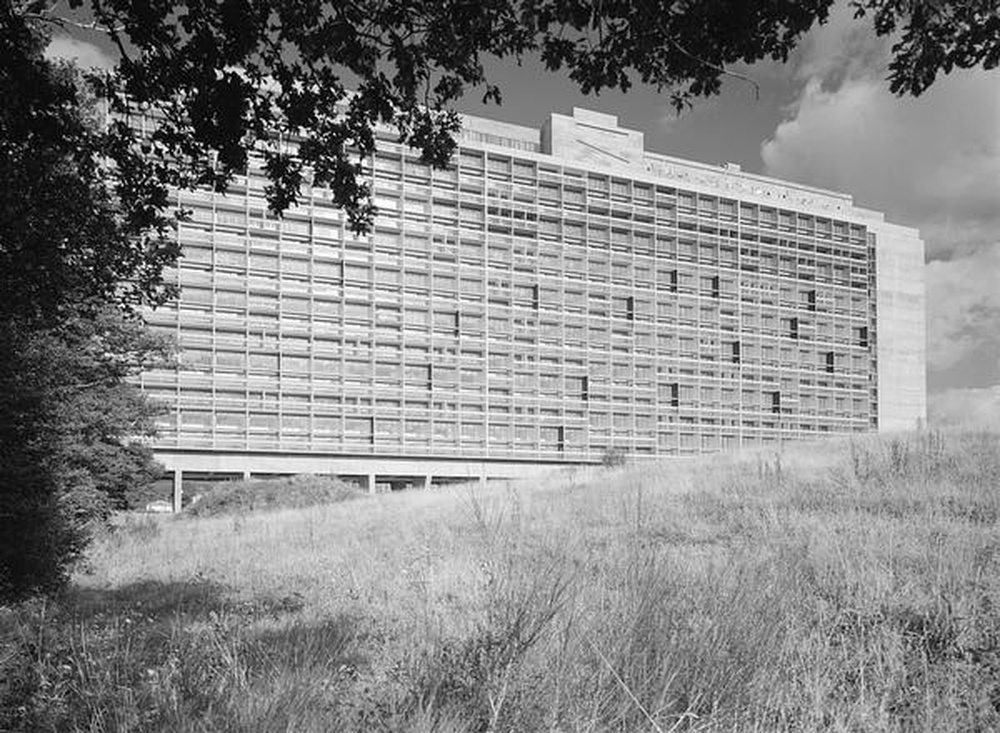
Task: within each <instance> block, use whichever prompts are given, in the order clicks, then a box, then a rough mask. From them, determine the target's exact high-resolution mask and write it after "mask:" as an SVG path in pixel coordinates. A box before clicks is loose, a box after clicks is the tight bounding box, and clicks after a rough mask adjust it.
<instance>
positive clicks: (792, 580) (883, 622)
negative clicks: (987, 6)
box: [0, 432, 1000, 733]
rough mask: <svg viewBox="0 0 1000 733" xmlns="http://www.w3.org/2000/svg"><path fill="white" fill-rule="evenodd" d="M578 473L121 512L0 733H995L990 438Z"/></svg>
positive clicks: (998, 704) (2, 688) (998, 656)
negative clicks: (190, 510)
mask: <svg viewBox="0 0 1000 733" xmlns="http://www.w3.org/2000/svg"><path fill="white" fill-rule="evenodd" d="M571 478H572V480H571V481H568V482H567V484H566V486H565V487H560V486H559V485H558V484H557V483H556V484H551V483H550V484H549V485H546V486H541V485H539V486H532V485H529V484H518V485H512V486H500V487H489V488H483V487H460V488H454V489H449V490H444V491H440V492H432V493H428V492H420V493H418V494H413V495H405V494H400V495H391V496H378V497H372V498H371V500H366V501H363V502H346V503H341V504H337V505H335V506H329V507H323V508H319V509H315V508H314V509H311V510H309V511H308V512H296V511H293V510H285V511H284V512H281V513H278V514H271V515H248V516H247V517H246V518H245V520H243V521H242V523H241V525H240V530H239V532H236V531H231V528H230V526H229V524H227V523H226V522H227V520H226V519H224V518H220V519H212V518H207V519H192V520H189V521H186V522H165V523H161V524H158V525H157V526H156V528H155V529H154V528H152V527H145V526H144V525H142V524H136V525H135V526H134V527H131V526H130V527H127V528H125V529H123V530H122V531H121V532H119V533H117V535H112V536H110V537H109V538H107V539H106V541H105V545H104V546H103V547H102V548H99V549H98V551H97V552H96V553H95V555H94V558H93V561H92V570H91V573H92V574H91V575H89V576H81V577H80V578H79V579H78V587H77V589H76V590H75V591H74V592H73V593H72V594H71V595H70V596H68V597H67V598H65V599H63V600H62V601H61V602H59V603H56V604H49V605H44V604H27V605H25V606H22V607H19V608H17V609H7V610H5V611H0V636H2V639H3V644H2V646H0V649H2V651H0V710H2V711H3V712H2V713H0V716H2V717H0V730H8V729H9V730H25V731H26V730H53V731H54V730H60V731H62V730H67V731H72V730H81V731H82V730H87V731H91V730H94V731H131V730H135V731H140V730H141V731H145V730H153V731H167V730H220V731H256V730H261V731H264V730H268V731H270V730H295V731H325V730H345V731H351V730H357V731H428V732H430V731H435V732H437V733H459V732H465V733H470V732H477V733H479V732H482V733H486V732H496V733H499V732H501V731H503V732H504V733H506V732H507V731H630V732H631V731H720V732H721V731H744V730H747V731H754V730H756V731H784V730H787V731H800V730H829V731H843V730H866V731H868V730H872V731H904V730H935V731H966V730H992V729H998V728H1000V712H998V711H1000V611H998V609H1000V572H998V571H1000V532H998V529H997V519H998V517H1000V492H998V491H997V488H998V484H1000V443H998V436H996V435H994V434H989V433H938V432H922V433H919V434H913V435H906V436H897V437H893V438H889V439H885V440H879V439H874V438H864V439H856V440H853V441H844V442H841V443H831V444H827V445H826V446H824V447H823V450H822V451H816V450H815V449H809V448H796V447H786V449H785V450H784V451H783V452H780V453H777V454H776V453H773V452H763V453H760V454H757V455H752V454H751V455H746V456H735V457H717V458H713V459H711V460H708V461H705V462H694V463H686V464H681V463H675V464H670V463H666V464H662V465H659V466H657V467H650V466H643V465H641V464H635V465H631V466H628V467H625V468H623V469H621V470H620V471H617V472H611V471H603V472H602V471H598V472H595V473H593V475H592V476H591V477H589V481H588V482H587V483H581V481H580V480H579V478H578V477H571ZM199 558H201V559H199ZM154 559H155V560H158V561H159V562H154ZM209 560H211V563H209V562H208V561H209ZM123 564H124V565H123ZM129 568H134V570H129ZM130 572H131V573H132V575H129V573H130ZM208 578H211V580H210V579H208Z"/></svg>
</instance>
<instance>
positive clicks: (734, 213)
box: [141, 109, 926, 502]
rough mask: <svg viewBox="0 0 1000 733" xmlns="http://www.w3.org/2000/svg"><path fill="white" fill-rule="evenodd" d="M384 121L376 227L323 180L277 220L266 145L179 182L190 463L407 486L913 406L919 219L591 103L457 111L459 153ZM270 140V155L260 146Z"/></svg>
mask: <svg viewBox="0 0 1000 733" xmlns="http://www.w3.org/2000/svg"><path fill="white" fill-rule="evenodd" d="M383 137H384V138H385V139H383V140H382V142H381V143H380V151H379V153H378V155H377V156H376V157H375V159H374V160H373V161H372V162H371V165H370V167H369V170H368V173H367V175H368V176H369V182H370V183H371V185H372V190H373V192H374V200H375V203H376V205H377V206H378V211H379V213H378V216H377V219H376V222H375V226H374V229H373V231H372V234H371V235H370V236H367V237H361V238H358V237H355V236H353V235H352V234H351V233H350V231H349V230H348V228H347V226H346V218H345V217H344V215H343V214H342V213H341V212H340V211H338V210H336V209H334V208H333V207H331V206H330V205H329V203H328V196H327V195H326V194H325V193H324V191H321V190H316V191H309V190H306V191H305V196H304V198H303V200H302V201H301V205H300V206H298V207H296V208H295V209H293V210H292V211H290V212H288V213H287V214H286V216H285V217H284V219H282V220H277V219H274V218H272V217H269V216H268V215H267V212H266V208H267V207H266V204H265V201H264V197H263V187H264V185H265V180H264V176H263V172H262V167H261V166H260V165H255V166H251V168H250V170H249V171H247V173H248V175H247V176H245V177H244V176H241V177H238V179H237V180H236V182H235V185H234V186H233V187H232V189H231V191H230V192H229V194H227V195H226V196H219V195H214V194H211V193H181V194H179V202H180V203H181V204H182V205H184V206H185V207H187V208H190V209H192V210H193V212H194V213H193V218H192V221H190V222H189V223H185V224H183V225H182V226H181V227H180V229H179V231H178V236H179V238H180V241H181V243H182V245H183V252H184V255H183V258H182V260H181V261H180V263H179V265H178V267H177V268H176V277H177V281H178V282H179V284H180V285H181V295H180V298H179V300H178V301H177V303H176V304H175V305H174V306H172V307H169V308H163V309H160V310H158V311H157V312H156V313H154V314H153V315H152V316H151V321H152V323H153V324H154V325H155V326H157V327H158V328H161V329H164V330H166V331H169V332H170V333H173V334H174V335H175V336H176V337H177V339H178V342H179V344H180V346H181V349H182V352H181V366H180V368H179V369H177V370H175V371H174V370H172V371H153V372H148V373H146V374H144V375H143V376H142V377H141V383H142V386H143V388H144V389H145V390H146V391H147V392H148V393H149V394H151V395H152V396H153V397H156V398H159V399H161V400H164V401H166V402H167V403H168V404H169V405H170V406H171V407H172V408H173V409H172V411H171V413H170V414H169V415H168V416H166V417H165V418H164V420H163V422H162V423H161V426H160V428H161V433H162V435H161V437H160V438H159V439H158V441H157V443H156V444H155V448H156V453H157V455H158V457H159V458H160V460H161V461H162V462H163V463H164V464H165V465H166V466H167V468H168V469H169V470H170V471H172V472H174V476H175V480H174V486H175V501H177V502H179V489H180V487H181V481H182V479H183V480H188V479H190V478H198V477H204V476H205V475H206V474H216V475H245V474H272V475H273V474H289V473H323V474H339V475H349V476H359V477H364V478H365V479H366V480H367V481H368V482H369V484H370V485H371V486H374V485H375V483H376V482H378V483H383V482H392V483H393V485H394V486H402V485H404V482H411V483H413V482H415V483H417V484H420V483H423V482H425V481H430V480H431V477H434V478H458V477H466V478H483V477H512V476H517V475H521V474H523V473H524V472H526V471H530V470H537V467H538V466H539V465H540V464H545V465H554V464H567V463H594V462H598V461H600V460H601V458H602V456H603V455H604V454H605V453H606V451H608V450H609V449H611V448H615V449H620V450H622V451H624V452H626V453H627V454H629V455H632V456H637V457H641V456H656V455H678V454H690V453H696V452H704V451H719V450H728V449H733V448H737V447H740V446H758V445H775V446H777V445H778V444H780V443H781V442H783V441H786V440H793V439H803V438H816V437H819V436H822V435H826V434H844V433H860V432H866V431H873V430H881V431H895V430H905V429H910V428H913V427H915V426H916V425H917V424H918V423H919V422H920V421H921V420H923V419H924V417H925V411H926V404H925V381H924V380H925V377H924V360H925V354H924V282H923V262H924V249H923V243H922V242H921V240H920V239H919V235H918V232H917V231H915V230H913V229H908V228H904V227H900V226H896V225H893V224H889V223H887V222H885V221H884V219H883V217H882V215H881V214H879V213H876V212H873V211H869V210H865V209H862V208H859V207H856V206H854V205H853V202H852V199H851V197H850V196H849V195H846V194H841V193H835V192H831V191H825V190H818V189H814V188H809V187H806V186H800V185H797V184H792V183H788V182H784V181H778V180H774V179H770V178H765V177H762V176H757V175H751V174H747V173H744V172H742V171H741V170H740V169H739V167H737V166H733V165H726V166H713V165H704V164H700V163H694V162H690V161H684V160H679V159H676V158H671V157H668V156H664V155H660V154H657V153H652V152H649V151H647V150H646V149H645V147H644V144H643V134H642V132H639V131H636V130H629V129H624V128H622V127H620V126H619V124H618V120H617V118H616V117H614V116H611V115H606V114H600V113H596V112H590V111H586V110H582V109H574V110H573V114H572V115H571V116H569V115H561V114H552V115H551V116H550V117H549V119H548V121H546V122H545V124H544V125H543V126H542V128H541V129H540V130H538V129H533V128H525V127H520V126H515V125H509V124H504V123H500V122H495V121H490V120H485V119H479V118H473V117H469V118H466V119H465V128H464V130H463V132H462V135H461V138H460V143H461V146H460V150H459V152H458V153H457V154H456V156H455V159H454V164H453V166H451V167H450V168H448V169H447V170H440V171H439V170H431V169H428V168H427V167H426V166H423V165H421V164H420V163H419V160H418V156H417V155H416V154H415V153H414V151H412V150H410V149H408V148H406V147H405V146H400V145H399V144H396V143H394V142H392V139H391V137H390V136H388V135H385V136H383ZM258 163H260V161H258Z"/></svg>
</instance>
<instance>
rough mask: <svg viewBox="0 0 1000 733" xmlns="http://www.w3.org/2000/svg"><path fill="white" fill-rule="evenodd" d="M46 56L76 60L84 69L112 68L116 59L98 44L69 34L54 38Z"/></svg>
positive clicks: (46, 51) (46, 50)
mask: <svg viewBox="0 0 1000 733" xmlns="http://www.w3.org/2000/svg"><path fill="white" fill-rule="evenodd" d="M45 56H46V57H47V58H49V59H65V60H67V61H75V62H76V64H77V65H78V66H79V67H80V68H83V69H92V68H98V69H111V68H114V65H115V61H114V59H113V58H111V56H109V55H108V54H106V53H105V52H104V51H103V50H101V49H100V48H99V47H98V46H96V45H94V44H93V43H89V42H87V41H81V40H80V39H78V38H70V37H69V36H57V37H56V38H53V39H52V41H51V42H50V43H49V45H48V47H47V48H46V49H45Z"/></svg>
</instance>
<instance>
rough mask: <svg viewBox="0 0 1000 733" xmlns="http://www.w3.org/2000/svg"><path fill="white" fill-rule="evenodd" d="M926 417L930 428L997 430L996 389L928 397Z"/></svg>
mask: <svg viewBox="0 0 1000 733" xmlns="http://www.w3.org/2000/svg"><path fill="white" fill-rule="evenodd" d="M927 418H928V422H929V423H930V424H931V425H941V426H944V425H959V426H964V427H989V428H994V429H997V428H1000V386H996V387H984V388H980V389H949V390H946V391H945V392H941V393H939V394H936V395H931V396H930V398H929V399H928V401H927Z"/></svg>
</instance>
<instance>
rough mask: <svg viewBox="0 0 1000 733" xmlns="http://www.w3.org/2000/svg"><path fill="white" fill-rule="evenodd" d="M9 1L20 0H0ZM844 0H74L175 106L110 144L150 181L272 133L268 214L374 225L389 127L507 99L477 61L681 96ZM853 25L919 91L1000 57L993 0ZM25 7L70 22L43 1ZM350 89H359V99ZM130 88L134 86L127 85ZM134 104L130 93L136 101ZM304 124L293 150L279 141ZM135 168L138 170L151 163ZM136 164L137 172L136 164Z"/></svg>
mask: <svg viewBox="0 0 1000 733" xmlns="http://www.w3.org/2000/svg"><path fill="white" fill-rule="evenodd" d="M6 1H7V2H12V1H14V2H16V0H6ZM833 2H834V0H755V1H754V2H747V1H746V0H648V1H644V2H632V1H630V0H338V1H337V2H322V1H321V0H285V1H283V2H273V1H272V0H70V5H71V6H72V7H74V8H76V9H79V10H84V11H86V12H87V13H88V14H89V16H90V17H93V19H94V24H95V27H97V28H100V29H103V30H105V31H106V32H107V33H108V34H109V35H110V37H111V38H112V40H113V42H114V43H115V44H116V45H117V47H118V49H119V52H120V53H121V60H120V64H119V66H118V67H117V69H116V70H115V73H114V74H113V75H112V76H111V77H109V78H108V79H107V80H106V82H105V83H104V85H103V91H104V92H105V94H107V95H108V96H109V97H110V98H111V99H112V100H113V102H114V103H115V105H116V106H118V107H119V109H120V111H125V107H126V106H127V105H132V106H133V107H137V108H140V109H142V108H146V107H148V106H156V107H157V108H159V109H161V110H162V111H163V113H164V115H165V119H164V121H163V124H162V126H161V127H160V128H159V129H158V130H157V131H156V132H155V133H154V134H153V136H152V139H151V140H149V141H148V142H147V145H148V146H149V147H148V148H146V149H145V151H146V152H151V151H155V152H156V153H158V158H157V159H158V160H170V161H172V162H171V165H169V166H163V165H160V166H158V167H155V169H154V170H152V171H150V170H148V168H149V167H150V166H152V164H151V163H149V162H148V159H147V160H146V161H145V162H142V160H141V159H137V158H135V157H133V158H132V159H126V158H127V156H126V155H125V152H126V151H129V150H134V149H135V140H134V138H133V136H132V135H133V134H132V132H131V131H130V130H128V129H127V127H125V126H124V125H121V126H119V127H118V128H117V129H116V130H115V131H114V132H115V135H114V137H115V143H114V145H113V148H114V150H115V151H117V155H118V157H119V158H122V159H123V165H124V167H125V168H127V169H128V170H130V171H136V172H137V175H138V176H139V178H140V179H143V180H148V179H150V178H152V179H153V180H157V181H161V182H163V183H165V184H169V185H210V186H212V187H214V188H215V189H217V190H224V189H225V187H226V185H227V183H228V182H229V181H230V180H231V177H232V176H233V175H234V173H235V172H237V171H240V170H242V169H243V168H244V167H245V165H246V162H247V155H248V151H250V150H251V149H252V148H253V147H254V145H261V144H262V145H263V147H264V148H265V150H266V151H267V152H266V171H267V174H268V177H269V179H270V186H269V188H268V189H267V192H266V195H267V198H268V202H269V205H270V207H271V208H272V210H274V211H276V212H281V211H283V210H285V209H286V208H287V207H288V206H290V205H292V204H293V203H294V202H295V201H296V197H297V194H298V191H299V187H300V185H301V184H302V183H303V182H304V181H305V180H306V178H308V179H309V181H308V182H310V183H312V184H313V185H316V186H319V187H327V188H329V189H330V190H331V191H332V196H333V199H334V202H335V203H336V204H338V205H340V206H343V207H344V208H345V209H346V211H347V214H348V217H349V220H350V223H351V225H352V227H353V228H354V229H355V230H356V231H359V232H361V231H366V230H367V229H368V228H369V227H370V224H371V220H372V215H373V213H374V211H373V207H372V206H371V203H370V197H369V191H368V189H367V187H366V186H365V184H364V183H363V182H362V181H361V180H360V179H359V175H358V174H359V172H360V160H361V159H363V158H364V157H365V156H367V155H369V154H370V153H371V152H372V151H373V149H374V144H375V138H374V131H373V128H374V126H375V125H376V124H378V123H381V124H387V125H390V126H392V127H394V128H395V129H396V130H398V132H399V133H400V136H401V138H402V139H403V141H405V142H408V143H409V144H410V145H411V146H413V147H414V148H416V149H419V150H420V152H421V155H422V157H423V159H424V161H425V162H427V163H430V164H432V165H438V166H440V165H443V164H445V163H446V162H447V161H448V160H449V158H450V155H451V153H452V152H453V150H454V148H455V142H454V135H455V133H456V132H457V130H458V127H459V121H458V118H457V116H456V115H455V114H454V113H453V112H450V111H449V109H450V106H451V104H452V103H453V102H455V100H457V99H458V98H459V97H460V96H461V95H462V94H464V93H465V92H466V91H467V90H468V89H469V88H478V89H480V90H481V91H482V93H483V96H484V99H486V100H491V101H494V102H499V101H500V100H501V95H502V90H501V89H499V88H498V87H496V86H494V85H493V84H492V83H491V82H490V80H489V79H488V78H487V76H486V74H485V71H484V65H483V60H484V58H485V57H488V56H492V57H500V58H504V57H511V56H513V57H520V56H521V55H523V54H526V53H537V54H539V55H540V57H541V59H542V61H543V62H544V64H545V66H546V67H547V68H548V69H549V70H552V71H562V72H563V73H566V74H568V76H569V78H570V79H571V80H572V81H574V82H575V83H576V84H577V85H578V86H579V87H580V89H581V90H582V91H583V92H584V93H590V92H593V93H598V92H600V91H601V90H603V89H608V88H617V89H621V90H626V89H628V88H629V87H630V85H631V84H632V83H633V80H638V81H641V82H642V83H645V84H649V85H652V86H654V87H656V88H657V89H659V90H661V91H664V92H665V93H667V94H669V96H670V99H671V101H672V103H673V104H674V105H675V106H676V107H677V108H683V107H684V106H685V105H687V104H689V103H690V102H691V101H692V100H693V99H694V98H697V97H704V96H711V95H714V94H717V93H718V92H719V91H720V89H721V87H722V81H723V78H724V77H725V76H726V75H727V74H729V73H731V72H730V69H731V67H732V66H733V65H735V64H751V63H753V62H756V61H760V60H763V59H773V60H777V61H785V60H786V59H787V57H788V54H789V53H790V51H791V50H792V49H793V48H794V47H795V45H796V44H797V43H798V42H799V40H800V39H801V38H802V36H803V34H804V33H805V32H806V31H808V30H809V29H810V28H811V27H812V26H813V25H814V24H816V23H822V22H825V21H826V19H827V17H828V14H829V12H830V10H831V7H832V5H833ZM851 5H852V6H853V7H854V9H855V11H856V14H857V16H858V18H859V22H862V19H867V22H870V23H871V26H872V28H873V32H875V33H878V34H880V35H886V34H892V35H893V36H894V38H896V39H897V42H896V44H895V46H894V47H893V57H892V61H891V65H890V69H889V71H890V77H889V80H890V86H891V89H892V90H893V91H894V92H895V93H897V94H912V95H919V94H920V93H922V92H923V91H924V90H925V89H927V87H928V86H930V85H931V84H932V83H933V82H934V80H935V79H936V78H937V76H938V74H940V73H948V72H949V71H951V70H952V69H953V68H956V67H962V68H965V67H971V66H977V65H982V66H984V67H986V68H994V67H995V66H997V64H998V63H1000V0H962V1H961V2H947V1H946V0H851ZM20 8H21V15H22V16H23V17H25V18H29V19H33V20H35V21H41V22H46V21H51V22H52V23H60V22H64V21H62V20H60V19H59V18H58V16H57V14H56V13H55V12H54V10H53V9H51V8H50V7H49V5H48V3H47V2H46V1H45V0H28V1H26V2H23V3H21V5H20ZM349 89H352V90H354V91H355V92H356V93H355V94H350V93H349V92H348V90H349ZM120 92H124V96H117V95H118V93H120ZM125 100H128V102H126V101H125ZM292 135H295V136H298V137H300V138H301V140H302V143H301V146H300V147H299V148H298V151H297V155H294V156H293V155H291V154H290V153H289V152H288V151H287V150H284V151H283V150H282V149H281V147H280V146H279V145H278V144H277V143H276V141H278V140H281V139H283V138H287V137H288V136H292ZM143 166H146V170H144V171H143ZM139 171H142V172H141V173H139Z"/></svg>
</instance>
